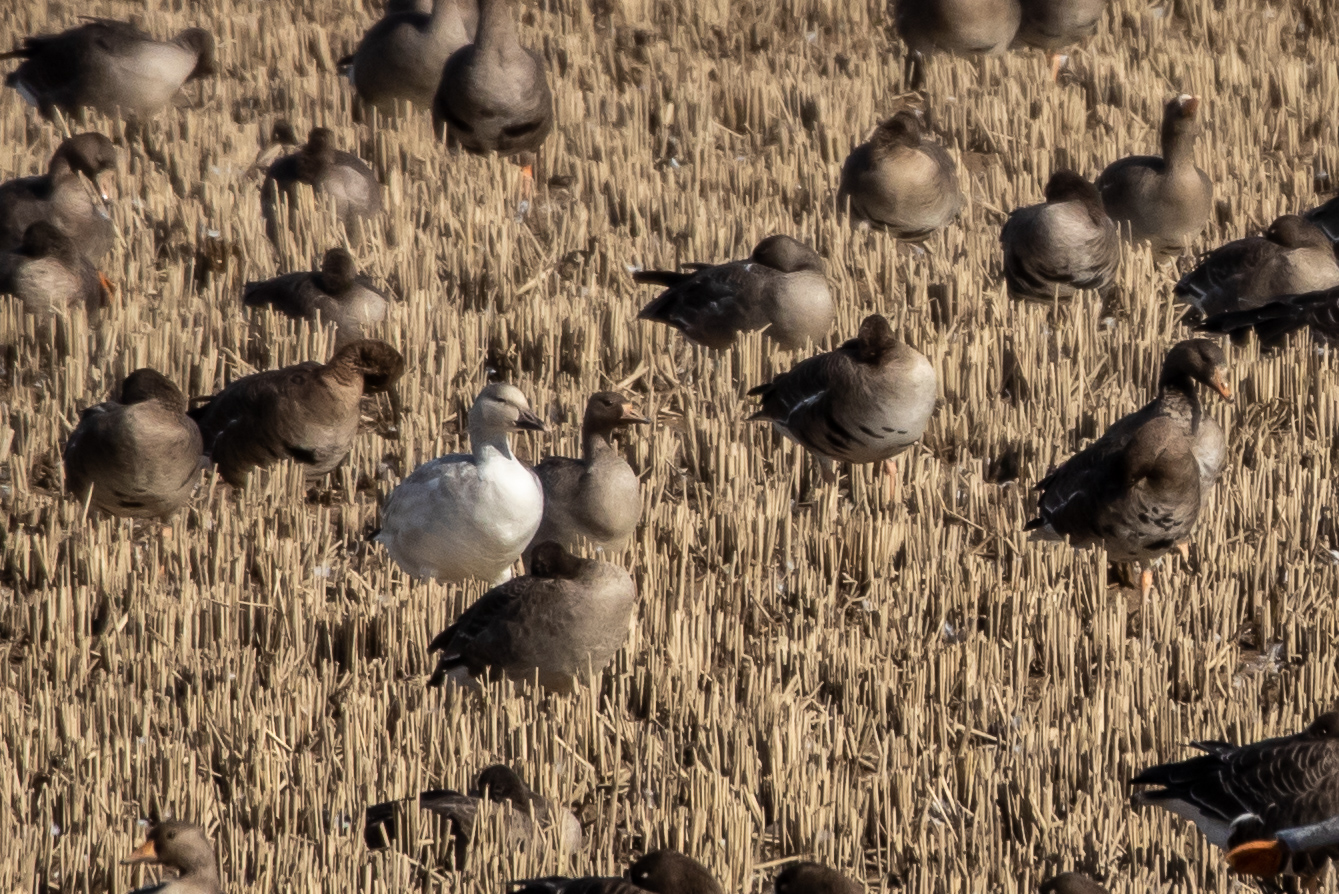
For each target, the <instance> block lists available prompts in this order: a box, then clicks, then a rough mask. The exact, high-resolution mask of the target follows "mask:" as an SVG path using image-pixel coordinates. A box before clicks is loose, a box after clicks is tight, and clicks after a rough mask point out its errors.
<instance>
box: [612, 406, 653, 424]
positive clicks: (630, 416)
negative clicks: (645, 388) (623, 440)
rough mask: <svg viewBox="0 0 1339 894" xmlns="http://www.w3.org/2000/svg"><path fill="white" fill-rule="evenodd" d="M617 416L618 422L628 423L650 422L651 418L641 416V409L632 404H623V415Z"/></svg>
mask: <svg viewBox="0 0 1339 894" xmlns="http://www.w3.org/2000/svg"><path fill="white" fill-rule="evenodd" d="M618 418H619V421H620V422H625V423H627V424H628V425H650V424H651V420H650V419H647V418H646V417H645V416H643V415H642V412H641V410H639V409H637V407H635V406H633V405H632V404H624V405H623V415H622V416H619V417H618Z"/></svg>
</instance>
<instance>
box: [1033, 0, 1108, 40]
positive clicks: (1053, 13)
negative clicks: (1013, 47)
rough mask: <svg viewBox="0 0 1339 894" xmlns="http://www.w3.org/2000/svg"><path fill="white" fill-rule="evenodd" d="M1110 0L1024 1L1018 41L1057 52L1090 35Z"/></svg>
mask: <svg viewBox="0 0 1339 894" xmlns="http://www.w3.org/2000/svg"><path fill="white" fill-rule="evenodd" d="M1107 2H1108V0H1022V9H1023V18H1022V21H1021V22H1020V24H1019V26H1018V40H1019V41H1020V42H1022V43H1025V44H1027V45H1028V46H1032V47H1037V48H1038V49H1041V50H1047V51H1049V52H1054V51H1057V50H1063V49H1064V48H1065V47H1068V46H1073V45H1074V44H1076V43H1078V42H1080V41H1081V40H1083V39H1084V38H1086V37H1091V36H1092V35H1093V34H1094V33H1095V32H1096V31H1097V26H1098V24H1100V23H1101V21H1102V15H1103V14H1104V13H1105V11H1106V6H1107Z"/></svg>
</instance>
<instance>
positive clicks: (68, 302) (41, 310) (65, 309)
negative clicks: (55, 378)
mask: <svg viewBox="0 0 1339 894" xmlns="http://www.w3.org/2000/svg"><path fill="white" fill-rule="evenodd" d="M0 295H13V296H14V297H16V298H18V299H19V300H20V301H21V302H23V310H24V312H25V313H29V314H32V315H33V316H35V317H37V318H38V319H40V320H49V319H50V318H51V317H52V316H64V315H66V314H68V313H70V312H71V311H78V310H79V309H82V310H84V311H86V312H87V313H89V314H93V313H96V312H97V311H98V309H99V308H101V307H102V305H103V304H104V303H105V302H106V299H107V292H106V287H105V286H104V284H103V280H102V278H101V277H100V276H99V275H98V271H97V270H95V269H94V268H93V265H92V264H90V263H89V261H88V258H86V257H84V255H83V253H82V252H80V251H79V247H78V246H77V245H76V244H75V243H74V242H73V241H72V240H71V239H70V238H69V237H68V236H66V235H65V234H64V233H62V232H61V231H60V230H58V229H56V227H55V226H54V225H53V224H50V223H48V222H46V221H44V220H39V221H37V222H36V223H33V224H31V225H29V227H28V229H27V230H25V231H24V233H23V241H22V242H20V243H19V247H18V248H16V249H15V250H14V251H11V252H6V253H4V254H0Z"/></svg>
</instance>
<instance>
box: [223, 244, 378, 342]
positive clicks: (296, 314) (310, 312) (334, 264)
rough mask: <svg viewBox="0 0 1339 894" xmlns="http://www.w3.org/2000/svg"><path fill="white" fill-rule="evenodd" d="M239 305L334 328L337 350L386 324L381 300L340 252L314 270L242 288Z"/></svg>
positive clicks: (327, 255)
mask: <svg viewBox="0 0 1339 894" xmlns="http://www.w3.org/2000/svg"><path fill="white" fill-rule="evenodd" d="M242 304H243V305H244V306H246V307H269V308H272V309H274V310H276V311H278V312H279V313H281V314H283V315H285V316H288V317H292V318H294V319H298V320H316V319H317V318H318V316H319V318H320V319H321V320H322V321H323V322H325V323H334V324H335V327H336V330H337V332H338V344H341V345H343V344H346V343H348V342H350V341H354V340H357V339H360V338H364V337H366V336H367V335H369V334H371V329H372V327H373V326H374V325H375V324H377V323H380V322H381V321H382V320H384V319H386V296H385V295H384V294H382V293H381V292H379V291H378V290H376V289H374V288H372V287H371V286H370V285H368V284H367V283H366V282H364V281H363V280H362V278H361V277H359V276H358V265H357V264H356V263H355V262H354V260H353V255H351V254H349V252H348V251H346V250H345V249H343V248H332V249H330V250H329V251H328V252H326V253H325V258H324V259H323V260H322V261H321V269H320V270H316V271H312V272H310V273H287V274H284V275H283V276H276V277H275V278H274V279H267V280H264V281H263V282H249V283H247V284H246V286H245V288H244V289H243V291H242Z"/></svg>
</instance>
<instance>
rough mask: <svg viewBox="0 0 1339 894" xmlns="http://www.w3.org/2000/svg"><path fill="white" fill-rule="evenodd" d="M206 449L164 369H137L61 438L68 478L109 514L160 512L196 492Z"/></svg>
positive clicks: (143, 515)
mask: <svg viewBox="0 0 1339 894" xmlns="http://www.w3.org/2000/svg"><path fill="white" fill-rule="evenodd" d="M203 453H204V447H203V443H202V441H201V439H200V429H199V428H198V427H196V424H195V422H194V421H192V420H191V418H190V417H188V416H187V415H186V397H185V395H183V394H182V393H181V390H180V389H178V388H177V386H176V385H174V384H173V383H172V381H171V380H169V379H168V378H167V377H165V376H163V375H162V374H160V373H158V372H156V371H154V370H152V369H137V370H135V371H134V372H132V373H131V374H130V375H128V376H126V378H125V381H124V382H122V383H121V394H120V398H119V399H118V400H111V401H107V402H106V403H101V404H98V405H96V406H92V407H89V408H88V409H86V410H84V412H83V413H82V414H81V415H80V417H79V424H78V425H77V426H75V429H74V431H73V432H71V433H70V437H69V440H68V441H66V444H65V484H66V487H68V488H69V490H70V492H71V493H73V494H75V495H76V496H77V497H79V498H80V499H81V500H82V499H88V501H89V504H90V505H91V506H93V507H94V508H97V509H102V510H104V511H105V512H109V513H111V514H112V515H116V516H122V517H127V516H128V517H132V518H155V517H162V516H166V515H169V514H170V513H172V512H174V511H176V510H177V509H179V508H181V507H182V506H184V505H185V504H186V502H187V501H188V500H189V499H190V498H191V494H193V493H194V492H195V487H196V485H197V484H199V481H200V469H201V467H202V463H201V459H202V455H203ZM90 491H92V493H91V494H90V493H89V492H90Z"/></svg>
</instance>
